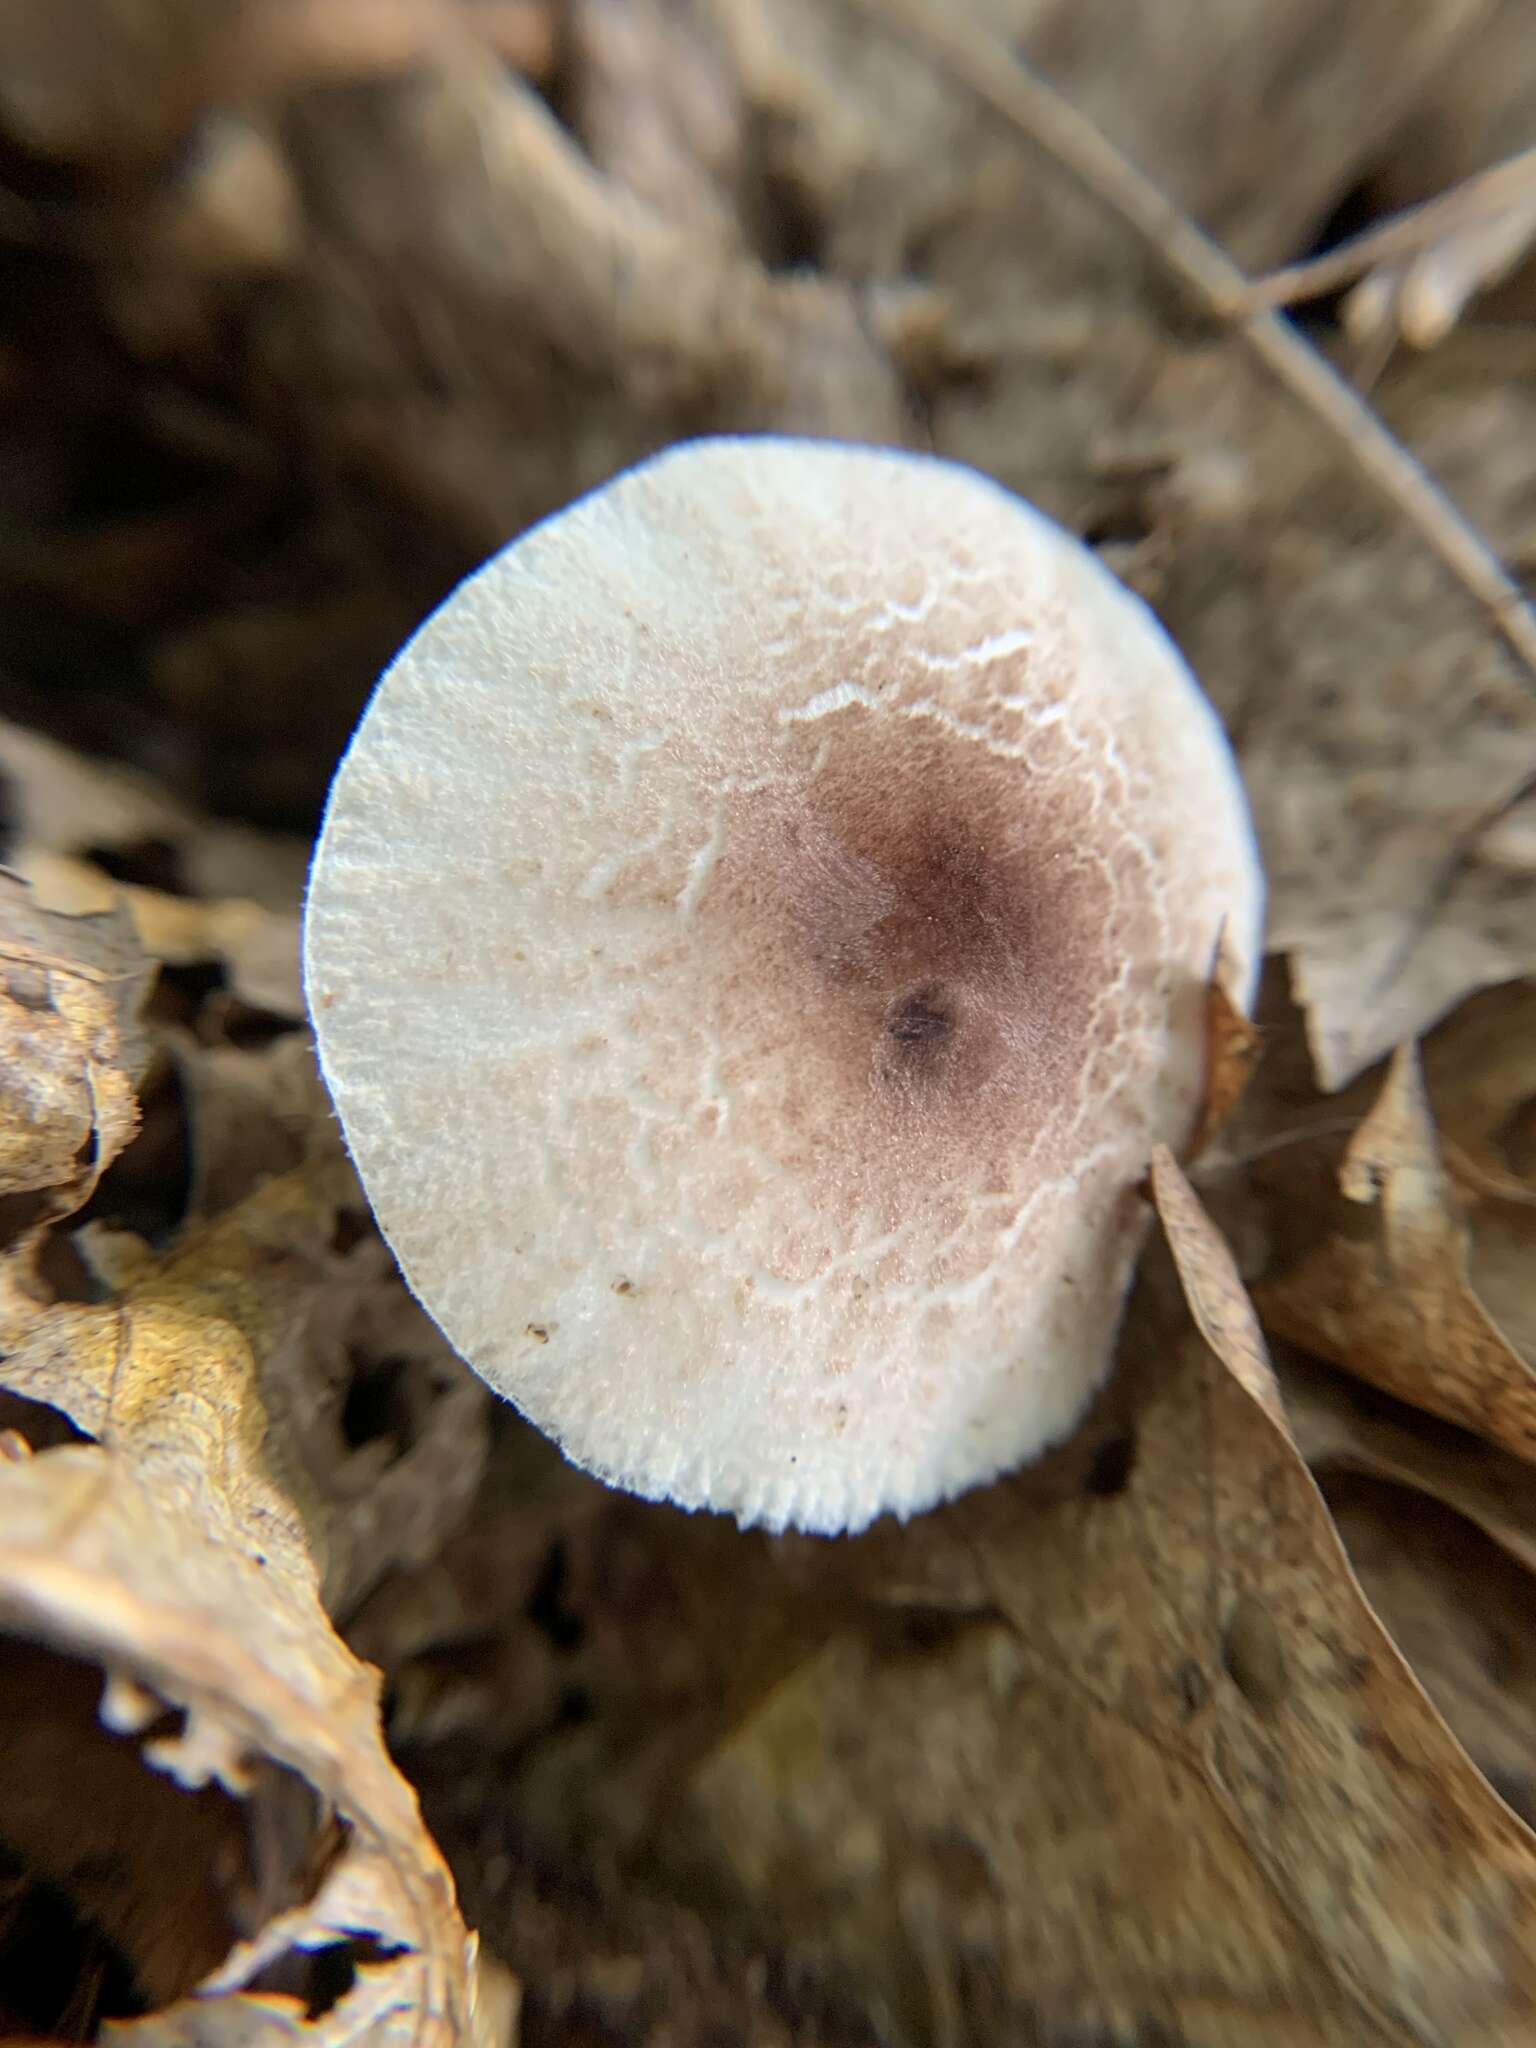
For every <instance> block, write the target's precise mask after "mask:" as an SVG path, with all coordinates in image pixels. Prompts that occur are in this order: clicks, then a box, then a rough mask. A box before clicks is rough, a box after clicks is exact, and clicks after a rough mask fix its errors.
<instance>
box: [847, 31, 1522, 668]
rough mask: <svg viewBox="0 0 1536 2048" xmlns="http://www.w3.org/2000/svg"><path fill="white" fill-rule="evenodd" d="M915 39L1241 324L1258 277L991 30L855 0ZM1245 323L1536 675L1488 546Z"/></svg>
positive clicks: (1329, 377) (1306, 372)
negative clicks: (1244, 300)
mask: <svg viewBox="0 0 1536 2048" xmlns="http://www.w3.org/2000/svg"><path fill="white" fill-rule="evenodd" d="M847 4H849V5H850V6H851V7H853V8H854V9H855V10H856V11H857V12H859V13H860V14H863V15H865V16H867V17H868V18H869V19H871V20H873V21H875V22H878V23H880V24H881V25H883V26H884V27H885V28H887V29H888V30H890V31H891V32H892V33H893V34H896V35H898V36H901V37H902V38H903V39H904V40H906V41H909V42H910V43H912V44H913V45H914V46H915V47H916V48H917V49H918V50H920V51H921V52H922V54H923V55H924V56H925V57H926V58H927V59H928V60H929V61H930V62H931V63H932V64H934V65H935V66H937V68H938V69H939V70H940V71H942V72H943V73H944V74H945V75H946V76H947V77H948V78H950V79H952V80H953V81H954V82H955V83H956V84H957V85H960V86H963V87H964V88H965V89H966V90H967V91H969V92H971V93H972V94H974V95H975V97H976V98H977V99H978V100H980V101H981V102H982V103H983V104H984V105H985V106H988V107H990V108H992V110H993V111H994V112H995V113H997V114H999V115H1001V117H1002V118H1003V120H1004V121H1006V122H1007V123H1008V125H1009V126H1010V127H1011V128H1013V129H1015V130H1016V131H1017V132H1018V133H1019V134H1020V135H1023V136H1024V137H1026V138H1027V139H1028V140H1029V141H1031V142H1033V143H1034V144H1035V146H1036V147H1037V148H1039V149H1042V150H1044V151H1045V153H1046V154H1047V155H1048V156H1050V157H1052V158H1053V159H1054V160H1055V161H1056V163H1058V164H1059V165H1060V166H1061V167H1062V168H1063V169H1064V170H1067V171H1069V172H1070V173H1071V174H1072V176H1073V177H1075V178H1076V179H1077V181H1078V183H1079V184H1081V185H1082V186H1083V187H1084V188H1085V189H1086V190H1087V191H1089V192H1090V193H1092V194H1093V196H1094V197H1095V198H1097V199H1099V200H1100V201H1101V202H1102V203H1103V204H1104V205H1105V206H1106V207H1108V208H1109V209H1110V210H1111V211H1113V212H1114V213H1117V214H1118V215H1119V216H1120V218H1121V219H1122V220H1124V221H1125V222H1127V224H1128V225H1129V226H1131V227H1133V228H1135V229H1136V231H1137V232H1138V233H1139V234H1140V235H1141V236H1142V237H1143V239H1144V240H1145V241H1146V242H1147V243H1148V244H1149V245H1150V246H1151V247H1152V249H1153V250H1154V251H1155V252H1156V253H1157V254H1158V255H1159V256H1161V257H1162V259H1163V261H1164V263H1165V264H1166V265H1167V267H1168V269H1169V270H1170V271H1171V272H1172V273H1173V275H1174V276H1175V277H1176V278H1177V279H1178V280H1179V281H1180V283H1181V284H1183V285H1184V286H1185V288H1186V289H1187V290H1188V291H1189V292H1190V293H1191V294H1192V295H1193V297H1194V298H1195V299H1196V300H1197V301H1198V303H1199V304H1200V306H1201V308H1202V309H1203V310H1204V311H1205V312H1207V313H1208V314H1210V315H1212V316H1213V317H1215V318H1218V319H1224V320H1225V319H1231V318H1234V315H1233V310H1232V309H1233V308H1234V307H1240V306H1241V304H1242V297H1243V294H1244V292H1245V291H1246V290H1247V289H1248V285H1249V280H1248V278H1247V277H1246V276H1245V275H1244V273H1243V272H1242V270H1240V269H1239V267H1238V266H1237V264H1235V263H1234V262H1233V261H1232V259H1231V258H1230V257H1229V256H1228V255H1227V254H1226V252H1225V251H1224V250H1223V249H1222V248H1221V247H1220V246H1219V245H1218V244H1217V243H1216V242H1214V241H1212V240H1211V238H1210V236H1209V235H1206V234H1204V233H1203V232H1202V231H1201V230H1200V229H1199V228H1198V227H1196V225H1195V223H1194V222H1193V221H1192V220H1190V219H1189V217H1188V216H1187V215H1186V214H1185V213H1183V212H1182V211H1181V210H1180V208H1179V207H1177V206H1176V205H1174V203H1173V201H1172V200H1170V199H1169V198H1168V197H1167V196H1166V194H1164V193H1163V192H1161V191H1159V190H1158V188H1157V186H1156V185H1154V184H1153V183H1152V181H1151V179H1150V178H1147V177H1145V176H1144V175H1143V174H1142V173H1141V172H1140V171H1139V170H1138V169H1137V168H1136V166H1135V165H1134V164H1133V163H1131V162H1130V161H1129V160H1128V159H1127V158H1126V157H1124V156H1122V155H1121V153H1120V151H1119V150H1117V149H1116V148H1115V147H1114V145H1113V144H1112V143H1110V142H1108V141H1106V139H1105V138H1104V136H1103V135H1101V134H1100V132H1099V131H1098V129H1097V128H1095V127H1094V125H1093V123H1092V122H1091V121H1090V120H1089V119H1088V118H1087V116H1086V115H1084V114H1081V113H1079V112H1078V111H1077V109H1076V108H1075V107H1073V106H1072V105H1071V104H1070V103H1069V102H1068V101H1067V100H1065V99H1064V98H1063V97H1062V96H1061V94H1060V93H1058V92H1056V91H1055V90H1054V88H1052V87H1051V86H1049V85H1047V84H1046V83H1045V81H1044V80H1043V79H1041V78H1038V77H1037V76H1036V75H1035V73H1034V72H1032V71H1031V70H1030V69H1029V68H1028V67H1027V65H1025V64H1024V63H1022V62H1021V61H1020V59H1019V58H1018V57H1016V56H1015V55H1014V53H1013V52H1012V51H1011V50H1010V49H1008V48H1007V47H1006V46H1005V45H1004V44H1002V43H1000V42H998V41H997V40H996V39H995V38H994V37H992V36H989V35H988V34H987V33H986V32H985V30H982V29H977V28H972V27H969V26H967V25H966V24H965V23H963V22H960V21H957V20H955V19H954V18H953V17H951V16H949V15H942V16H941V15H940V14H939V13H938V11H937V9H936V7H935V6H934V5H933V4H932V0H847ZM1235 323H1236V325H1237V327H1238V329H1239V331H1240V332H1241V333H1242V334H1243V336H1244V337H1245V338H1246V340H1247V341H1248V343H1249V346H1250V347H1251V348H1252V349H1253V351H1254V353H1255V354H1256V355H1257V356H1258V357H1259V358H1260V360H1261V361H1262V362H1263V363H1264V364H1265V365H1266V367H1267V368H1268V369H1269V371H1270V373H1271V374H1272V375H1273V376H1274V377H1275V378H1276V379H1277V380H1278V382H1280V383H1281V384H1283V385H1284V386H1285V387H1286V388H1287V389H1288V390H1289V391H1291V392H1292V393H1293V394H1294V395H1295V396H1296V397H1297V398H1299V399H1300V400H1301V401H1302V403H1303V404H1304V405H1306V406H1307V407H1308V408H1309V409H1310V410H1311V411H1312V412H1313V413H1314V414H1315V416H1316V417H1317V418H1318V419H1319V420H1321V421H1322V423H1323V424H1324V425H1325V426H1326V427H1328V428H1329V429H1330V430H1331V432H1333V433H1334V434H1335V435H1336V436H1337V437H1338V439H1339V440H1340V441H1341V442H1342V443H1343V445H1344V447H1345V449H1346V450H1347V451H1348V453H1349V455H1350V456H1351V458H1352V459H1353V461H1354V462H1355V463H1356V464H1357V466H1358V467H1359V469H1360V470H1361V472H1362V473H1363V474H1364V475H1366V476H1368V477H1369V478H1370V479H1371V480H1372V481H1373V482H1374V483H1375V484H1376V485H1377V486H1378V487H1379V488H1380V489H1381V490H1383V491H1384V492H1385V493H1386V494H1387V496H1388V497H1389V498H1390V499H1391V500H1392V502H1393V504H1395V505H1396V506H1397V508H1398V510H1399V511H1400V512H1401V513H1402V514H1403V516H1404V518H1406V519H1407V520H1408V521H1410V523H1411V524H1412V525H1413V526H1414V527H1415V528H1416V530H1417V531H1418V533H1419V534H1420V536H1421V537H1422V539H1423V540H1424V541H1425V543H1426V544H1427V545H1428V546H1429V547H1430V548H1432V549H1433V551H1434V553H1435V554H1436V555H1437V556H1438V557H1439V559H1440V561H1441V562H1442V563H1443V564H1444V566H1445V567H1446V569H1447V570H1449V572H1450V573H1451V575H1452V576H1453V577H1455V579H1456V580H1457V582H1459V583H1460V584H1461V586H1462V588H1463V589H1464V590H1466V591H1467V592H1469V594H1470V595H1471V596H1472V597H1474V598H1475V599H1476V600H1477V601H1478V603H1479V604H1481V605H1483V606H1484V607H1485V608H1486V609H1487V611H1488V612H1489V613H1490V614H1491V616H1492V618H1493V620H1494V623H1495V625H1496V626H1497V628H1498V630H1499V632H1500V633H1502V635H1503V636H1504V639H1505V640H1506V641H1507V643H1508V644H1509V646H1510V647H1511V648H1512V649H1513V650H1514V652H1515V653H1516V654H1517V655H1518V657H1519V658H1520V660H1521V662H1522V663H1523V664H1524V666H1525V668H1526V669H1527V671H1528V672H1529V675H1530V676H1531V678H1532V679H1533V680H1536V612H1533V611H1532V609H1531V607H1530V605H1529V604H1527V602H1526V600H1525V597H1524V595H1523V594H1522V592H1521V590H1520V587H1519V585H1518V584H1517V583H1516V582H1515V581H1514V579H1513V578H1512V577H1511V576H1510V575H1509V574H1508V572H1507V571H1506V570H1505V568H1504V567H1503V565H1502V563H1501V562H1500V561H1499V560H1498V557H1497V556H1496V555H1495V554H1494V553H1493V551H1492V549H1491V548H1490V547H1489V546H1488V543H1487V542H1486V541H1485V540H1484V539H1483V537H1482V535H1481V534H1480V533H1479V532H1478V531H1477V529H1476V527H1474V526H1473V525H1472V524H1471V522H1470V521H1469V520H1467V519H1466V518H1464V517H1463V515H1462V514H1461V513H1460V512H1459V511H1458V510H1457V509H1456V507H1455V506H1454V505H1453V504H1452V503H1451V501H1450V500H1449V499H1448V498H1447V497H1446V496H1445V494H1444V493H1443V492H1442V491H1441V490H1440V488H1439V487H1438V485H1436V484H1435V483H1434V482H1433V481H1432V480H1431V479H1430V477H1429V476H1428V474H1427V473H1426V472H1425V471H1424V470H1423V469H1422V468H1421V467H1420V465H1419V464H1418V463H1417V462H1416V461H1415V460H1414V458H1413V457H1412V456H1411V455H1410V454H1409V453H1408V451H1407V449H1406V448H1404V447H1403V445H1402V443H1401V442H1400V441H1398V440H1397V439H1396V438H1395V436H1394V435H1393V434H1392V433H1391V432H1390V431H1389V430H1388V428H1387V427H1386V426H1385V425H1384V424H1383V422H1382V421H1381V420H1380V419H1379V418H1378V417H1377V415H1376V414H1375V413H1374V412H1373V411H1372V410H1371V408H1370V407H1369V406H1368V405H1366V404H1365V402H1364V401H1363V400H1362V399H1361V398H1360V397H1359V396H1358V395H1357V394H1356V393H1355V392H1354V391H1353V390H1351V389H1350V387H1349V385H1347V384H1346V383H1345V382H1344V381H1343V379H1342V378H1341V377H1339V376H1338V375H1337V373H1336V372H1335V371H1334V370H1333V368H1332V367H1331V365H1330V364H1328V363H1327V362H1325V361H1324V359H1323V358H1322V356H1320V355H1319V354H1318V352H1317V351H1316V349H1314V348H1313V347H1312V346H1311V345H1310V344H1309V343H1308V342H1307V341H1306V340H1304V339H1303V338H1302V336H1301V335H1299V334H1298V333H1297V332H1296V330H1295V329H1294V328H1293V327H1292V326H1291V325H1290V323H1289V322H1288V321H1286V320H1284V319H1283V318H1282V317H1281V316H1280V315H1278V314H1276V313H1272V312H1268V311H1264V310H1256V311H1252V312H1244V311H1239V312H1238V313H1237V314H1236V315H1235Z"/></svg>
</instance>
